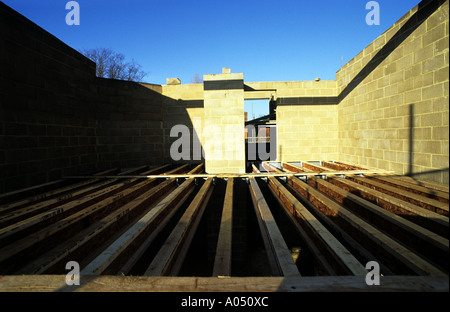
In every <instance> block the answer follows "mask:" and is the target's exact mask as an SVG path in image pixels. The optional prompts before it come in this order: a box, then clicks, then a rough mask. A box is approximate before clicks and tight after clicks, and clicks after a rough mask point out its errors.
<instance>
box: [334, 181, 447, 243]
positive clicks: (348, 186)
mask: <svg viewBox="0 0 450 312" xmlns="http://www.w3.org/2000/svg"><path fill="white" fill-rule="evenodd" d="M327 181H329V182H331V183H332V184H335V185H337V186H339V187H341V188H343V189H345V190H347V191H351V192H357V193H358V195H359V196H361V197H363V198H365V199H367V200H369V201H372V202H376V204H377V205H379V206H380V207H383V208H384V209H387V210H389V211H391V212H394V213H396V214H400V215H404V216H405V217H407V218H410V219H411V221H413V222H416V223H418V224H420V225H421V226H423V227H425V228H427V229H428V230H430V231H432V232H435V233H437V234H439V235H441V236H447V235H448V231H449V218H448V217H446V216H443V215H440V214H437V213H436V212H433V211H430V210H427V209H424V208H421V207H419V206H416V205H414V204H411V203H408V202H405V201H403V200H401V199H398V198H395V197H393V196H390V195H387V194H384V193H381V192H379V191H377V190H373V189H370V188H368V187H365V186H363V185H361V184H358V183H356V182H352V181H349V180H348V179H343V178H339V177H336V176H330V177H328V179H327Z"/></svg>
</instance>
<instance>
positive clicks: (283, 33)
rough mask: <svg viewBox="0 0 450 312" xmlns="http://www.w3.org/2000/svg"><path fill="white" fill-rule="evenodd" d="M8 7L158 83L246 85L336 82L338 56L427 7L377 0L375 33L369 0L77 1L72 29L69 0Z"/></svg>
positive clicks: (413, 0)
mask: <svg viewBox="0 0 450 312" xmlns="http://www.w3.org/2000/svg"><path fill="white" fill-rule="evenodd" d="M2 1H3V2H4V3H5V4H7V5H8V6H10V7H12V8H13V9H14V10H16V11H18V12H19V13H21V14H22V15H24V16H26V17H27V18H28V19H30V20H31V21H33V22H34V23H36V24H37V25H39V26H41V27H42V28H44V29H45V30H47V31H48V32H50V33H51V34H53V35H54V36H56V37H58V38H59V39H60V40H62V41H63V42H65V43H66V44H68V45H69V46H71V47H72V48H75V49H77V50H79V49H85V48H86V49H89V48H95V47H108V48H112V49H113V50H115V51H117V52H120V53H123V54H124V55H125V56H126V57H127V59H128V60H131V59H135V60H136V62H137V63H139V64H141V65H142V66H143V69H144V70H145V71H146V72H147V73H148V75H147V76H146V77H145V78H144V82H148V83H155V84H165V83H166V78H167V77H177V78H180V79H181V82H182V83H191V81H192V79H193V78H194V76H195V74H196V73H198V74H200V75H203V74H215V73H220V72H221V70H222V67H229V68H231V71H232V72H235V73H236V72H238V73H244V80H245V81H248V82H250V81H295V80H314V79H315V78H316V77H320V78H321V79H322V80H330V79H331V80H334V79H335V73H336V71H337V70H338V69H339V68H340V67H341V57H343V60H344V64H345V63H347V62H348V61H349V60H351V59H352V58H353V57H354V56H355V55H356V54H358V53H359V52H360V51H361V50H363V49H364V48H365V47H366V46H367V45H368V44H370V43H371V42H372V41H373V40H374V39H375V38H377V37H378V36H379V35H381V34H382V33H383V32H384V31H385V30H387V29H388V28H389V27H390V26H391V25H392V24H393V23H395V22H396V21H397V20H398V19H399V18H401V17H402V16H403V15H404V14H405V13H406V12H407V11H409V10H410V9H412V8H413V7H414V6H415V5H417V4H418V3H419V2H420V1H419V0H379V1H377V2H378V3H379V6H380V25H372V26H368V25H367V24H366V22H365V19H366V15H367V14H368V13H369V10H367V9H366V3H367V2H368V1H366V0H341V1H337V0H335V1H331V0H321V1H312V0H309V1H304V0H296V1H294V0H277V1H266V0H258V1H255V0H226V1H222V0H189V1H182V0H170V1H167V0H164V1H163V0H145V1H144V0H127V1H124V0H120V1H119V0H78V1H77V2H78V3H79V5H80V25H79V26H76V25H73V26H68V25H67V24H66V22H65V18H66V14H67V13H68V12H69V11H68V10H66V9H65V5H66V3H67V2H68V1H66V0H40V1H37V0H2Z"/></svg>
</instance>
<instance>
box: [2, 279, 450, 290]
mask: <svg viewBox="0 0 450 312" xmlns="http://www.w3.org/2000/svg"><path fill="white" fill-rule="evenodd" d="M205 291H214V292H323V291H326V292H448V291H449V282H448V277H442V276H438V277H436V276H382V277H381V281H380V285H376V286H369V285H367V283H366V282H365V278H364V277H361V276H315V277H310V276H304V277H300V278H295V277H294V278H284V277H231V278H216V277H170V276H158V277H154V276H109V275H105V276H99V275H81V276H80V285H79V286H78V285H73V286H68V285H67V284H66V276H65V275H27V276H23V275H8V276H2V279H1V280H0V292H205Z"/></svg>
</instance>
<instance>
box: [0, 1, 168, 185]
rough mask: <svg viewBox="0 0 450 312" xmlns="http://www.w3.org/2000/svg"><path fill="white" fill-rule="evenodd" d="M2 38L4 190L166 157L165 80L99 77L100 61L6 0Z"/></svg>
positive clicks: (0, 16)
mask: <svg viewBox="0 0 450 312" xmlns="http://www.w3.org/2000/svg"><path fill="white" fill-rule="evenodd" d="M0 40H1V41H0V68H1V70H0V193H4V192H8V191H13V190H16V189H19V188H24V187H28V186H32V185H36V184H41V183H45V182H48V181H53V180H57V179H60V178H61V177H63V176H68V175H77V174H83V173H87V172H92V171H95V170H102V169H105V168H112V167H120V168H124V167H129V166H136V165H141V164H149V165H151V164H157V163H160V162H161V161H162V158H163V157H162V155H163V148H162V146H163V145H162V140H163V137H162V128H161V124H162V111H161V95H160V92H158V91H161V90H160V89H159V90H158V86H154V85H147V86H143V85H140V84H136V83H128V82H123V81H114V80H109V79H100V78H96V77H95V64H94V63H93V62H91V61H90V60H89V59H87V58H85V57H84V56H82V55H81V54H80V53H78V52H77V51H75V50H74V49H72V48H70V47H69V46H67V45H66V44H64V43H63V42H61V41H60V40H58V39H57V38H56V37H54V36H52V35H51V34H49V33H48V32H46V31H45V30H43V29H42V28H40V27H38V26H37V25H36V24H34V23H32V22H31V21H29V20H28V19H26V18H25V17H23V16H22V15H20V14H18V13H17V12H15V11H14V10H12V9H10V8H9V7H7V6H6V5H4V4H3V3H0ZM159 88H161V87H159Z"/></svg>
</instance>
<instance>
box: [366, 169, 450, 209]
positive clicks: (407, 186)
mask: <svg viewBox="0 0 450 312" xmlns="http://www.w3.org/2000/svg"><path fill="white" fill-rule="evenodd" d="M366 176H367V177H368V178H370V179H374V180H376V181H379V182H381V183H385V184H387V185H390V186H393V187H396V188H400V189H403V190H406V191H409V192H412V193H415V194H419V195H422V196H425V197H428V198H432V199H436V200H439V201H441V202H443V203H447V204H448V203H449V193H448V192H443V191H439V190H436V189H433V188H429V187H425V186H422V185H417V184H413V183H409V182H406V181H403V180H400V179H393V178H392V177H389V176H387V175H380V174H371V175H366Z"/></svg>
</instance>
